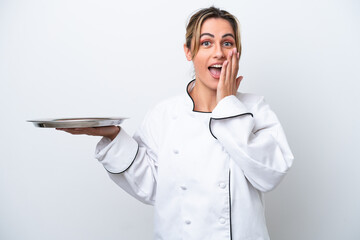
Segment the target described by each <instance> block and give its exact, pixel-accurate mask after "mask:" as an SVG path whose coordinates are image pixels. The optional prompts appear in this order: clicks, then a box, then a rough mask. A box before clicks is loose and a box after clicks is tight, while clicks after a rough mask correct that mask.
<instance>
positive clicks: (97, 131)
mask: <svg viewBox="0 0 360 240" xmlns="http://www.w3.org/2000/svg"><path fill="white" fill-rule="evenodd" d="M120 129H121V128H120V127H119V126H107V127H89V128H56V130H60V131H65V132H67V133H70V134H73V135H83V134H85V135H90V136H102V137H107V138H109V139H111V141H112V140H114V138H115V137H116V136H117V135H118V133H119V132H120Z"/></svg>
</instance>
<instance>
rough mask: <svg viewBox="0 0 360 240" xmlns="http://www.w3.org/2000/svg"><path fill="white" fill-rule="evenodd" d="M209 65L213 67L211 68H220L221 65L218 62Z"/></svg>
mask: <svg viewBox="0 0 360 240" xmlns="http://www.w3.org/2000/svg"><path fill="white" fill-rule="evenodd" d="M210 67H213V68H221V67H222V65H220V64H214V65H211V66H210Z"/></svg>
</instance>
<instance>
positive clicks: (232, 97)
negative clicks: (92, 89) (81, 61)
mask: <svg viewBox="0 0 360 240" xmlns="http://www.w3.org/2000/svg"><path fill="white" fill-rule="evenodd" d="M184 51H185V55H186V58H187V59H188V60H189V61H192V62H193V64H194V68H195V79H194V80H192V81H191V82H190V83H189V84H188V86H187V87H186V92H185V93H184V94H183V95H181V96H176V97H173V98H171V99H169V100H166V101H163V102H161V103H160V104H158V105H157V106H156V107H155V108H154V109H152V110H151V111H150V112H149V113H148V114H147V116H146V117H145V120H144V122H143V124H142V125H141V127H140V129H139V130H138V131H137V133H136V134H135V135H134V137H130V136H129V135H128V134H127V133H126V132H125V131H124V129H120V128H119V127H115V126H111V127H100V128H80V129H61V130H65V131H67V132H69V133H72V134H88V135H96V136H103V138H102V139H101V141H100V142H99V143H98V145H97V147H96V158H97V159H98V160H99V161H100V162H101V163H102V164H103V166H104V168H105V169H106V170H107V171H108V173H109V175H110V177H111V179H112V180H113V181H114V182H115V183H116V184H118V185H119V186H120V187H122V188H123V189H124V190H125V191H126V192H128V193H129V194H131V195H132V196H134V197H135V198H137V199H138V200H140V201H142V202H144V203H147V204H152V205H154V206H155V231H154V234H155V237H154V238H155V239H165V240H174V239H198V240H200V239H207V240H211V239H214V240H221V239H236V240H242V239H243V240H245V239H246V240H250V239H251V240H252V239H254V240H255V239H257V240H259V239H269V236H268V232H267V228H266V223H265V216H264V203H263V193H264V192H267V191H270V190H272V189H273V188H274V187H275V186H277V185H278V184H279V182H280V181H281V179H282V178H283V177H284V175H285V174H286V172H287V171H288V169H289V168H290V166H291V165H292V162H293V155H292V153H291V150H290V148H289V146H288V143H287V141H286V137H285V135H284V132H283V129H282V127H281V125H280V123H279V121H278V119H277V117H276V115H275V114H274V112H273V111H272V110H271V109H270V108H269V105H268V104H267V103H266V102H265V101H264V98H263V97H261V96H258V95H254V94H246V93H240V92H237V89H238V87H239V85H240V82H241V80H242V76H240V77H237V73H238V63H239V58H240V53H241V44H240V33H239V29H238V22H237V20H236V18H235V17H234V16H233V15H231V14H229V13H228V12H226V11H223V10H220V9H217V8H214V7H210V8H206V9H201V10H199V11H198V12H196V13H195V14H194V15H193V16H192V17H191V19H190V21H189V23H188V26H187V33H186V43H185V44H184Z"/></svg>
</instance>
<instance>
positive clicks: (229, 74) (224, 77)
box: [216, 48, 243, 102]
mask: <svg viewBox="0 0 360 240" xmlns="http://www.w3.org/2000/svg"><path fill="white" fill-rule="evenodd" d="M239 59H240V54H239V53H238V52H237V49H236V48H234V49H232V50H231V51H229V53H228V56H227V59H226V61H225V62H224V63H223V66H222V68H221V74H220V79H219V83H218V86H217V96H216V101H217V102H219V101H220V100H221V99H223V98H224V97H227V96H230V95H236V92H237V89H238V88H239V85H240V82H241V80H242V79H243V77H242V76H239V77H238V78H236V75H237V73H238V70H239Z"/></svg>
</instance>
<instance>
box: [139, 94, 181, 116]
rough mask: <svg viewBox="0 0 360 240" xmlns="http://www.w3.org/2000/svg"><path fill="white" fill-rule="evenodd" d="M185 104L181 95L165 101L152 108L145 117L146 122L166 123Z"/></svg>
mask: <svg viewBox="0 0 360 240" xmlns="http://www.w3.org/2000/svg"><path fill="white" fill-rule="evenodd" d="M183 102H184V98H183V96H181V95H178V96H174V97H170V98H167V99H163V100H161V101H160V102H158V103H157V104H155V105H154V106H152V107H150V108H149V110H148V111H147V114H146V116H145V119H144V120H145V121H149V120H150V121H161V122H163V121H166V120H167V119H168V118H171V117H172V116H173V115H174V112H176V111H177V110H176V109H178V107H179V106H180V105H181V104H182V103H183Z"/></svg>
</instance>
